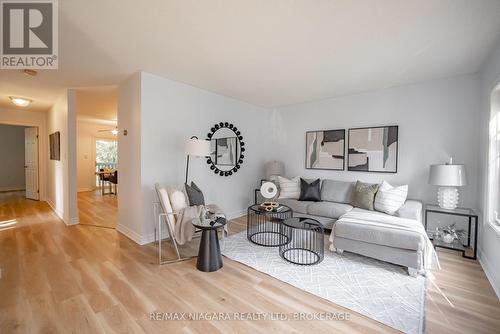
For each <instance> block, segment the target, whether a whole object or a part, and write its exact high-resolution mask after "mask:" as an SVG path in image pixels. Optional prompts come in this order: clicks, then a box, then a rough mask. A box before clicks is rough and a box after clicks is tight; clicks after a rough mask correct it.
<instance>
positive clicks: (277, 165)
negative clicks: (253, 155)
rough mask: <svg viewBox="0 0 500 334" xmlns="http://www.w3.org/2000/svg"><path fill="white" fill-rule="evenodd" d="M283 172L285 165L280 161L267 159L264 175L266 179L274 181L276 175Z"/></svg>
mask: <svg viewBox="0 0 500 334" xmlns="http://www.w3.org/2000/svg"><path fill="white" fill-rule="evenodd" d="M284 173H285V165H284V164H283V162H281V161H276V160H274V161H268V162H267V163H266V177H267V179H268V180H271V181H274V180H276V177H277V176H278V175H283V174H284Z"/></svg>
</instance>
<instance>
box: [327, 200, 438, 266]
mask: <svg viewBox="0 0 500 334" xmlns="http://www.w3.org/2000/svg"><path fill="white" fill-rule="evenodd" d="M342 222H348V223H355V224H360V225H371V226H378V227H382V228H387V229H398V230H404V231H411V232H415V233H418V234H420V235H421V236H422V237H423V239H424V240H425V245H424V249H423V261H424V263H423V267H424V269H426V270H427V269H432V266H433V265H436V267H437V268H439V269H441V266H440V265H439V260H438V257H437V254H436V251H435V250H434V246H433V245H432V242H431V240H430V239H429V236H428V235H427V233H426V231H425V229H424V226H423V225H422V223H420V222H419V221H416V220H413V219H407V218H400V217H394V216H390V215H386V214H381V213H376V212H372V211H371V212H368V211H364V210H359V209H354V210H352V211H350V212H348V213H346V214H345V215H343V216H342V217H340V219H339V220H337V222H335V224H338V223H342ZM334 231H335V226H334V228H333V229H332V233H331V234H330V239H329V240H330V250H331V251H335V242H334V241H335V234H334Z"/></svg>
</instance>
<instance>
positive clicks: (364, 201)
mask: <svg viewBox="0 0 500 334" xmlns="http://www.w3.org/2000/svg"><path fill="white" fill-rule="evenodd" d="M377 191H378V184H371V183H363V182H360V181H358V182H356V185H355V186H354V190H353V192H352V198H351V205H352V206H354V207H356V208H360V209H365V210H372V211H373V202H374V200H375V194H377Z"/></svg>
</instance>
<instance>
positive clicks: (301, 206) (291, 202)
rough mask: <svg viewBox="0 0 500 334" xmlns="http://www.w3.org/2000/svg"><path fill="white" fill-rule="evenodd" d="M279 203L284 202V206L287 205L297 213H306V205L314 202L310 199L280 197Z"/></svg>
mask: <svg viewBox="0 0 500 334" xmlns="http://www.w3.org/2000/svg"><path fill="white" fill-rule="evenodd" d="M278 201H279V203H280V204H284V205H286V206H289V207H290V208H291V209H292V210H293V212H294V213H295V212H297V213H307V207H308V206H309V205H311V204H312V203H314V202H310V201H299V200H297V199H292V198H280V199H279V200H278Z"/></svg>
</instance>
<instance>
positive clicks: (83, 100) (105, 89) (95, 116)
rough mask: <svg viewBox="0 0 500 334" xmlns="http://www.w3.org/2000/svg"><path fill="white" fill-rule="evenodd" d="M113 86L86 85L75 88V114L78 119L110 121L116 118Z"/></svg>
mask: <svg viewBox="0 0 500 334" xmlns="http://www.w3.org/2000/svg"><path fill="white" fill-rule="evenodd" d="M116 90H117V89H116V87H115V86H102V87H88V88H79V89H77V90H76V114H77V117H78V119H80V120H88V121H95V122H99V121H111V123H116V120H117V118H118V115H117V114H118V105H117V91H116Z"/></svg>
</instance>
